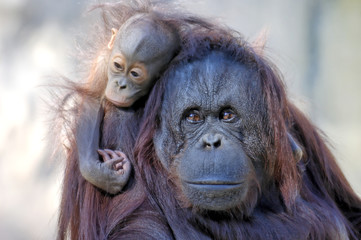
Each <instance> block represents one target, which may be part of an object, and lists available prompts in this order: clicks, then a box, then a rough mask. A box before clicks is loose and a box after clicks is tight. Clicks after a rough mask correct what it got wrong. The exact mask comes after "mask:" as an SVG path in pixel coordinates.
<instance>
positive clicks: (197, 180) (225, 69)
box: [154, 52, 345, 239]
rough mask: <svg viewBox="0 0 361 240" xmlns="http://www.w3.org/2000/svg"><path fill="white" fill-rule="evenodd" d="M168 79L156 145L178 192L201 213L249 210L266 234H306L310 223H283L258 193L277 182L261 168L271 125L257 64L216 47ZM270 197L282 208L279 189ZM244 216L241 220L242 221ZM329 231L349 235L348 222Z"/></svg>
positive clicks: (293, 146) (292, 143) (177, 233)
mask: <svg viewBox="0 0 361 240" xmlns="http://www.w3.org/2000/svg"><path fill="white" fill-rule="evenodd" d="M220 59H221V60H220ZM170 79H171V80H170V82H169V83H168V85H167V88H166V93H165V97H164V99H163V105H162V112H161V119H162V121H161V124H160V128H159V129H158V130H157V131H156V134H155V137H154V145H155V150H156V153H157V155H158V157H159V160H160V161H161V163H162V165H163V166H164V167H165V168H166V169H167V171H168V172H169V174H171V175H172V176H173V178H174V177H175V178H176V180H175V181H178V183H179V185H180V186H178V188H179V189H178V191H179V192H180V195H181V198H180V200H181V201H185V202H187V204H188V205H187V206H189V207H191V208H192V209H194V210H195V211H196V212H200V213H201V212H203V213H204V212H210V213H211V212H213V214H214V213H222V212H224V213H226V212H232V211H235V209H237V214H238V218H240V219H242V217H241V216H242V215H243V216H244V217H245V218H246V219H247V218H251V219H253V220H252V222H253V223H256V222H262V223H263V224H265V225H263V226H262V229H263V231H265V232H268V234H272V235H269V236H268V237H271V236H277V239H289V238H290V237H292V238H293V239H307V238H308V236H309V233H310V232H311V226H310V225H307V224H306V225H304V226H303V227H302V228H299V229H294V226H293V224H295V223H292V221H291V222H288V223H286V222H285V224H284V225H283V226H281V225H279V223H278V222H277V221H275V222H272V221H268V220H267V217H266V215H267V214H270V213H269V212H267V211H265V210H262V209H263V208H265V206H267V204H266V201H265V202H264V203H263V204H265V205H263V206H262V207H259V199H260V198H261V199H262V198H264V196H263V197H262V196H261V195H260V193H261V192H262V191H264V190H265V189H267V190H266V191H270V189H274V191H275V192H276V190H275V188H274V187H275V186H274V183H272V182H273V181H272V180H271V179H270V178H268V176H267V173H266V172H267V170H266V169H264V168H263V166H264V163H265V159H264V157H263V156H264V152H265V151H266V150H265V147H266V146H267V142H265V141H266V140H267V137H266V135H267V132H265V128H264V126H263V125H262V123H263V120H262V119H264V118H265V114H266V112H267V111H266V110H265V107H266V106H265V105H264V101H263V98H262V93H261V91H259V89H260V88H261V87H260V79H259V78H258V77H257V75H256V74H255V71H254V70H252V69H250V68H247V66H245V65H243V64H241V63H236V62H234V61H232V60H231V58H229V57H227V55H224V54H223V53H219V52H213V53H211V54H210V55H209V56H207V57H205V59H203V60H200V61H194V62H192V63H190V64H188V65H185V66H182V67H180V68H179V69H177V70H176V71H175V73H174V75H171V76H170ZM190 79H191V81H190ZM174 99H182V101H174ZM288 139H289V143H290V147H291V149H292V151H293V153H294V156H295V159H296V160H300V159H297V158H299V157H301V156H302V150H301V149H300V147H299V146H298V145H297V143H296V142H295V141H294V139H293V137H292V136H291V135H290V134H288ZM300 151H301V152H300ZM174 175H175V176H174ZM178 194H179V193H178ZM178 198H179V196H178ZM267 198H269V199H268V200H267V201H270V202H272V205H270V206H267V208H268V209H273V210H272V211H275V212H282V211H284V206H283V205H282V204H281V203H280V202H279V201H278V200H277V198H278V197H277V194H276V193H274V194H273V196H267ZM270 199H273V200H270ZM300 204H301V203H300ZM305 206H306V205H305ZM324 214H325V216H328V215H330V216H331V215H332V213H331V212H327V211H325V213H324ZM206 216H207V215H206ZM242 221H243V220H239V224H241V225H242V224H244V223H242ZM169 224H170V227H171V228H172V231H173V233H174V235H175V238H176V239H184V238H188V237H189V236H188V234H197V236H195V235H194V236H193V237H194V239H203V238H204V239H208V238H207V237H205V236H204V235H202V234H200V233H187V232H184V231H182V230H178V228H179V227H177V225H174V226H172V222H171V221H170V223H169ZM234 231H236V229H234ZM329 232H330V235H331V236H333V239H344V238H345V235H344V227H343V226H339V229H334V228H333V229H329ZM234 234H236V232H235V233H234ZM255 234H256V233H255ZM273 234H275V235H273ZM187 236H188V237H187ZM266 238H267V237H266Z"/></svg>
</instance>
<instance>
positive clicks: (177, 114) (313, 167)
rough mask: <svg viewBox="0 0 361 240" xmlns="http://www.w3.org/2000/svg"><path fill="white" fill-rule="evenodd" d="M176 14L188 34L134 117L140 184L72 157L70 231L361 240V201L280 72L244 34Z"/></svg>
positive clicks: (65, 229) (64, 209)
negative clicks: (122, 181)
mask: <svg viewBox="0 0 361 240" xmlns="http://www.w3.org/2000/svg"><path fill="white" fill-rule="evenodd" d="M117 6H118V5H113V6H112V8H114V9H111V11H115V9H117ZM107 7H109V6H107ZM163 10H164V9H163ZM173 18H174V20H176V21H178V23H179V25H183V26H187V27H188V30H187V31H185V32H182V33H181V34H182V42H183V44H182V49H181V51H180V53H179V54H178V56H177V57H176V58H175V59H174V60H173V61H172V62H171V63H170V64H169V65H168V66H167V69H166V71H165V72H164V73H163V75H162V76H161V78H160V79H159V80H158V81H157V83H156V84H155V86H154V87H153V89H152V91H151V93H150V95H149V97H148V99H147V101H146V105H145V107H144V112H142V116H138V115H137V116H136V117H135V118H134V119H133V120H134V121H136V122H139V124H140V131H139V133H138V135H137V136H136V140H135V143H134V149H132V148H131V147H129V148H128V149H127V151H128V152H126V154H127V155H128V156H129V157H130V159H131V161H132V162H133V166H134V172H135V174H134V179H133V180H134V181H132V184H131V185H130V186H129V187H128V188H127V190H126V191H125V192H124V193H122V194H119V195H116V196H109V195H107V194H104V192H101V191H99V190H98V189H96V188H94V187H93V186H92V185H91V184H87V182H86V181H84V179H83V178H82V176H81V175H80V173H79V169H78V168H77V164H76V156H72V155H70V158H68V160H67V170H66V174H65V179H64V190H63V196H62V206H61V215H60V222H59V238H60V239H63V238H65V237H66V236H67V235H68V234H69V236H70V237H71V238H72V239H78V238H84V239H358V238H359V237H360V234H361V200H360V199H359V198H358V197H357V196H356V194H355V193H354V192H353V190H352V189H351V187H350V185H349V184H348V182H347V180H346V179H345V177H344V175H343V174H342V172H341V171H340V169H339V167H338V166H337V164H336V161H335V159H334V157H333V156H332V154H331V153H330V151H329V150H328V148H327V146H326V145H325V143H324V141H323V139H322V137H321V136H320V134H319V133H318V132H317V130H316V128H315V127H314V126H313V125H312V124H311V123H310V121H309V120H308V119H307V118H306V117H305V116H304V115H303V114H302V113H301V112H300V111H299V110H298V109H297V108H296V107H295V106H294V105H292V104H291V103H290V102H289V101H288V99H287V97H286V94H285V90H284V87H283V84H282V81H281V79H280V77H279V75H278V73H277V70H276V68H275V67H274V66H273V65H272V64H271V63H269V62H268V61H266V60H265V59H264V57H263V56H262V55H260V54H259V51H256V50H255V49H254V48H253V47H252V46H250V45H249V44H248V43H247V42H246V41H244V40H243V38H242V37H240V36H239V35H238V34H237V33H235V32H234V31H231V30H228V29H224V28H222V27H220V26H217V25H215V24H211V23H208V22H207V21H206V20H202V19H199V18H197V17H193V16H191V15H186V17H182V15H177V14H175V13H174V15H173ZM124 124H125V125H124V129H129V131H132V130H134V128H132V122H131V121H128V122H125V123H124ZM73 130H74V131H76V129H73ZM107 134H109V135H111V133H107ZM124 136H127V135H124ZM128 142H129V143H133V142H132V139H131V138H129V140H128ZM76 144H77V143H76V142H75V143H74V145H75V146H76ZM131 146H133V145H131ZM70 150H71V149H70ZM300 151H302V154H300ZM132 153H134V154H132ZM70 154H74V151H70Z"/></svg>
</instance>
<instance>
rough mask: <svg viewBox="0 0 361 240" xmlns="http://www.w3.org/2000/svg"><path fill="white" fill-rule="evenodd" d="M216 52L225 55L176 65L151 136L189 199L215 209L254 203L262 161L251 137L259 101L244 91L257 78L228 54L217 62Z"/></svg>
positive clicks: (254, 130) (163, 160)
mask: <svg viewBox="0 0 361 240" xmlns="http://www.w3.org/2000/svg"><path fill="white" fill-rule="evenodd" d="M220 57H222V58H224V56H223V54H220V53H217V54H212V55H211V56H210V57H208V58H207V60H206V61H203V62H194V63H192V64H189V65H186V66H184V67H182V68H181V69H179V70H177V72H176V73H175V76H176V77H175V78H174V79H172V81H171V83H170V84H169V85H168V87H167V91H166V95H165V98H164V103H163V108H162V109H163V112H162V114H161V116H162V119H165V120H164V121H162V125H161V129H160V130H159V131H158V132H157V134H156V136H155V140H154V143H155V148H156V152H157V154H158V155H159V158H160V160H161V162H162V164H163V165H164V166H165V167H166V168H167V169H168V170H170V169H171V168H173V167H175V168H176V170H175V171H176V173H177V174H178V176H179V180H180V182H181V184H182V192H183V193H184V195H185V196H186V198H187V199H188V200H189V201H190V202H191V204H192V205H193V206H195V207H198V208H201V209H207V210H216V211H218V210H228V209H230V208H233V207H236V206H240V205H242V203H245V202H248V203H251V205H254V204H255V201H254V200H255V199H256V197H257V194H258V187H259V184H260V183H261V181H262V174H261V169H259V166H258V165H259V164H260V163H261V162H262V160H263V159H262V158H260V157H259V156H260V154H259V153H262V149H263V146H262V143H261V142H256V141H255V140H254V139H255V137H256V136H257V134H258V132H256V130H257V129H258V127H257V124H259V122H257V118H260V117H261V115H260V112H262V111H258V110H260V109H258V108H260V107H262V106H256V105H253V104H252V103H253V102H252V101H249V100H248V99H249V97H250V96H248V95H249V93H248V90H249V89H253V88H257V87H258V85H259V80H258V79H254V77H252V75H253V74H254V73H252V71H250V70H248V69H247V68H245V67H244V66H242V65H240V64H236V63H233V62H232V61H231V60H229V59H227V58H225V59H226V60H222V61H217V59H219V58H220ZM214 63H217V64H216V65H218V66H217V67H215V66H214V65H215V64H214ZM252 92H253V93H257V91H252ZM251 97H252V98H255V99H257V98H260V97H261V96H251ZM173 99H182V101H173ZM250 112H252V114H249V113H250ZM248 116H252V118H249V117H248ZM167 123H169V124H170V125H167ZM171 134H172V135H173V136H174V137H173V138H172V137H171ZM169 139H171V140H172V139H174V141H169ZM245 143H246V144H247V145H246V147H244V144H245ZM249 143H252V145H251V144H249ZM174 156H175V157H174ZM250 156H252V158H250ZM173 157H174V158H173ZM171 159H172V160H171ZM245 207H246V206H245ZM247 207H248V206H247ZM246 210H247V209H244V211H246Z"/></svg>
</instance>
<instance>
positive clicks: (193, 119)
mask: <svg viewBox="0 0 361 240" xmlns="http://www.w3.org/2000/svg"><path fill="white" fill-rule="evenodd" d="M186 120H187V122H189V123H200V122H202V121H203V118H202V117H201V115H200V113H199V112H198V111H196V110H192V111H190V112H189V113H188V114H187V115H186Z"/></svg>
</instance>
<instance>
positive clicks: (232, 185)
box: [184, 180, 243, 190]
mask: <svg viewBox="0 0 361 240" xmlns="http://www.w3.org/2000/svg"><path fill="white" fill-rule="evenodd" d="M184 182H185V183H186V184H187V185H188V186H190V187H193V188H198V189H205V190H206V189H209V190H230V189H236V188H239V187H241V186H242V185H243V182H233V181H217V180H202V181H184Z"/></svg>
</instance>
